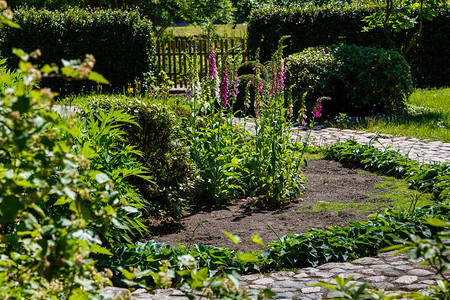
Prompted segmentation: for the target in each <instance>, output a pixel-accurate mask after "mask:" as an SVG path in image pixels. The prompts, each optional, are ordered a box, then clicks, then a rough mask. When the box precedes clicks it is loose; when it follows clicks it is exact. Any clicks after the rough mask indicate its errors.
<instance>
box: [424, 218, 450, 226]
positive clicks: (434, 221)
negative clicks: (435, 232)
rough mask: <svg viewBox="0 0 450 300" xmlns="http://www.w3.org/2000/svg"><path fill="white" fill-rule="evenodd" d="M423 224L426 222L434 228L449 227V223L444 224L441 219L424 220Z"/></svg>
mask: <svg viewBox="0 0 450 300" xmlns="http://www.w3.org/2000/svg"><path fill="white" fill-rule="evenodd" d="M425 222H427V223H428V224H430V225H431V226H435V227H446V226H450V223H448V222H445V221H443V220H441V219H438V218H427V219H425Z"/></svg>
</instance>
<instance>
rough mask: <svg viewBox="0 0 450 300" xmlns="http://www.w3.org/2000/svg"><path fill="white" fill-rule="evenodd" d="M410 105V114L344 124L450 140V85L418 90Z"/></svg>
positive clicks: (414, 136) (402, 134) (359, 128)
mask: <svg viewBox="0 0 450 300" xmlns="http://www.w3.org/2000/svg"><path fill="white" fill-rule="evenodd" d="M408 105H409V106H410V111H409V113H405V114H402V115H398V116H373V117H368V118H366V119H364V120H362V121H359V122H357V123H356V122H351V123H349V124H348V125H346V126H344V127H347V128H352V129H358V130H366V131H371V132H380V133H384V134H392V135H401V136H406V137H409V138H418V139H428V140H432V141H443V142H447V143H448V142H450V88H440V89H418V90H416V91H414V93H413V94H412V95H411V97H410V98H409V100H408ZM333 125H335V124H332V126H333ZM341 125H342V124H341ZM335 126H339V125H335Z"/></svg>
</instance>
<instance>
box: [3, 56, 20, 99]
mask: <svg viewBox="0 0 450 300" xmlns="http://www.w3.org/2000/svg"><path fill="white" fill-rule="evenodd" d="M20 76H21V75H20V73H18V72H15V71H12V70H10V69H8V67H7V66H6V59H2V58H1V57H0V93H2V94H3V93H4V92H5V90H6V89H8V88H12V87H13V86H14V85H16V84H17V83H18V81H19V80H20Z"/></svg>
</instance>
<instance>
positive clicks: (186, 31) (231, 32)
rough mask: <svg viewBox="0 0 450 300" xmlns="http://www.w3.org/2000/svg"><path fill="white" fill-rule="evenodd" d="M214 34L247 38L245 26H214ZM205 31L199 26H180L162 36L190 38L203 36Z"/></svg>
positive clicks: (170, 28) (166, 31)
mask: <svg viewBox="0 0 450 300" xmlns="http://www.w3.org/2000/svg"><path fill="white" fill-rule="evenodd" d="M214 28H215V30H216V32H215V33H216V34H217V35H219V36H221V37H242V38H243V37H246V36H247V25H246V24H236V25H214ZM205 34H206V33H205V31H204V30H203V28H202V27H200V26H193V25H191V26H180V27H169V28H167V29H166V30H165V31H164V35H166V36H168V37H171V36H174V37H192V36H197V37H200V36H203V35H205Z"/></svg>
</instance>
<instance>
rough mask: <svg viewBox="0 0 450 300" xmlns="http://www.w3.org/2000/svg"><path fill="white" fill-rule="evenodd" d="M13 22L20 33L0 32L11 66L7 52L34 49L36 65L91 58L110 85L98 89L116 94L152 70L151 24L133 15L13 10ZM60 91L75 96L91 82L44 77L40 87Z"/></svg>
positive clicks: (13, 59) (0, 48)
mask: <svg viewBox="0 0 450 300" xmlns="http://www.w3.org/2000/svg"><path fill="white" fill-rule="evenodd" d="M14 21H15V22H17V23H18V24H20V26H21V28H20V29H14V28H6V27H5V28H4V29H2V30H1V33H0V45H1V46H0V52H1V53H2V54H3V55H4V57H6V58H9V60H8V65H9V66H10V67H11V68H15V67H16V66H17V64H18V58H17V57H15V56H14V55H13V54H12V52H11V50H12V48H13V47H15V48H21V49H23V50H25V51H27V52H31V51H34V50H36V49H40V50H41V52H42V56H41V58H40V59H39V63H42V64H44V63H51V62H58V61H60V59H61V58H65V59H83V58H84V57H85V55H86V54H93V55H94V56H95V58H96V60H97V61H96V64H95V68H94V71H96V72H98V73H100V74H102V75H104V76H105V77H106V78H107V79H108V80H109V81H110V83H111V86H104V87H103V90H119V91H122V89H123V87H124V86H127V84H128V83H133V82H134V81H135V79H136V78H140V79H141V78H142V77H143V74H144V73H147V72H149V71H152V69H153V61H152V57H153V53H154V41H153V39H152V25H151V24H150V23H149V22H148V21H145V20H143V19H141V17H140V15H139V13H137V12H131V11H129V12H124V11H120V10H117V11H113V10H95V11H89V10H84V9H75V8H74V9H69V10H67V11H63V12H62V11H48V10H37V9H18V10H16V11H15V13H14ZM42 84H43V85H44V86H49V87H51V88H52V89H54V90H58V91H61V92H80V91H82V89H84V90H92V89H95V88H96V87H97V85H96V83H95V82H87V81H82V82H70V83H69V84H68V83H67V82H66V81H64V80H63V79H61V78H49V79H46V80H44V82H43V83H42Z"/></svg>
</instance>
